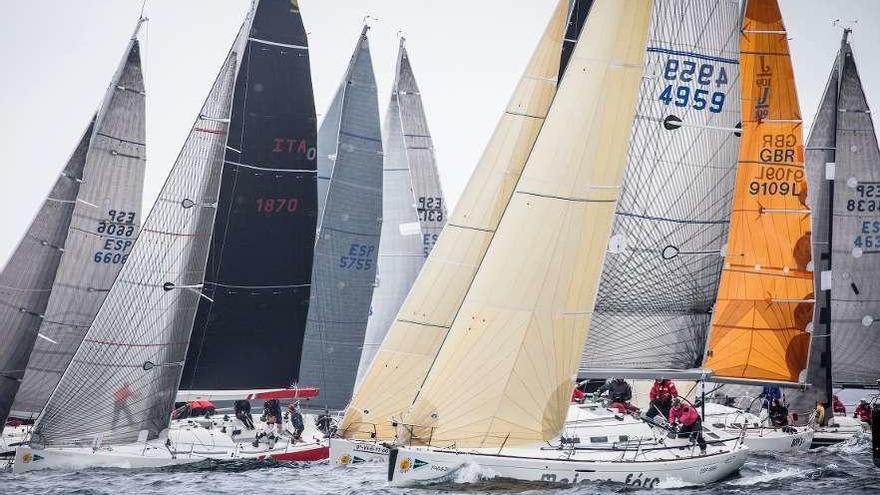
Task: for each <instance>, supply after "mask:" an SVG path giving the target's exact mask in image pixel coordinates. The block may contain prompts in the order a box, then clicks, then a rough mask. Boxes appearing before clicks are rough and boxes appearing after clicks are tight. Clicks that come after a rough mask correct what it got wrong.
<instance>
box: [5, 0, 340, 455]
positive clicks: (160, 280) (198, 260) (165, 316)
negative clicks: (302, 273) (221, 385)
mask: <svg viewBox="0 0 880 495" xmlns="http://www.w3.org/2000/svg"><path fill="white" fill-rule="evenodd" d="M297 25H299V26H300V27H301V19H300V16H299V9H298V8H297V5H296V3H295V2H289V1H286V0H262V1H259V2H255V3H254V6H253V8H252V10H251V12H250V13H249V15H248V18H247V20H246V21H245V24H244V27H243V29H242V30H241V32H240V33H239V36H238V37H237V39H236V41H235V43H234V45H233V47H232V49H231V51H230V52H229V55H228V56H227V58H226V61H225V62H224V64H223V67H222V69H221V71H220V73H219V75H218V77H217V79H216V81H215V83H214V85H213V87H212V89H211V91H210V93H209V95H208V98H207V100H206V101H205V103H204V105H203V107H202V109H201V111H200V112H199V116H198V118H197V119H196V122H195V124H194V125H193V127H192V130H191V132H190V135H189V136H188V138H187V140H186V142H185V143H184V146H183V149H182V150H181V153H180V155H179V156H178V159H177V161H176V162H175V164H174V166H173V168H172V170H171V172H170V174H169V176H168V179H167V181H166V183H165V185H164V186H163V188H162V190H161V192H160V194H159V197H158V199H157V201H156V203H155V204H154V206H153V209H152V211H151V212H150V215H149V216H148V217H147V219H146V221H145V223H144V228H143V230H142V233H141V235H140V237H139V238H138V240H137V242H136V243H135V245H134V247H133V248H132V252H131V255H130V257H129V259H128V260H127V262H126V264H125V266H124V267H123V268H122V271H121V272H120V275H119V277H118V279H117V280H116V282H115V283H114V285H113V287H112V288H111V290H110V292H109V294H108V295H107V298H106V300H105V302H104V304H103V306H102V307H101V309H100V310H99V312H98V315H97V317H96V318H95V321H94V323H93V324H92V325H91V327H90V328H89V330H88V332H87V334H86V337H85V339H84V340H83V343H82V344H81V345H80V347H79V349H78V350H77V351H76V354H75V355H74V356H73V359H72V361H71V363H70V366H69V367H68V368H67V370H66V371H65V373H64V375H63V377H62V378H61V380H60V382H59V383H58V386H57V387H56V388H55V389H54V391H53V393H52V395H51V397H50V399H49V401H48V403H47V405H46V407H45V408H44V409H43V411H42V413H41V414H40V417H39V418H38V420H37V423H36V426H35V429H34V432H33V434H32V437H31V440H30V444H29V445H28V446H21V447H18V448H17V449H16V454H15V461H14V464H13V469H14V471H16V472H22V471H28V470H34V469H44V468H53V467H54V468H82V467H89V466H116V467H156V466H164V465H173V464H181V463H192V462H198V461H201V460H204V459H206V458H222V459H229V458H242V457H245V458H247V457H253V458H261V457H274V456H276V455H288V454H290V452H297V453H299V452H302V451H309V450H317V451H320V452H323V455H324V456H326V449H327V448H326V446H322V445H320V444H319V443H320V442H314V445H313V444H312V443H310V442H306V443H305V444H303V443H295V442H293V441H291V440H288V439H286V438H282V439H280V440H279V441H278V442H276V444H275V445H265V446H264V445H258V446H257V447H252V446H251V444H250V443H247V442H241V441H238V440H236V439H234V438H232V437H233V435H232V434H231V432H226V433H224V432H221V431H218V430H209V429H205V428H202V429H193V428H190V429H187V428H177V429H172V430H171V431H169V422H170V412H171V410H172V406H173V404H174V400H175V396H176V394H177V390H178V385H179V384H180V380H181V374H182V372H183V368H184V366H185V364H187V363H188V359H187V356H188V352H187V351H188V348H189V347H191V336H192V332H193V325H194V321H195V320H196V317H197V312H198V311H199V307H200V303H201V301H203V300H206V301H209V302H211V303H214V302H217V301H218V300H219V299H220V298H221V297H226V298H231V299H233V300H234V299H235V295H236V293H237V291H236V290H235V287H234V286H233V284H228V283H227V284H223V283H222V282H223V281H222V280H221V281H218V280H216V279H209V278H206V273H207V272H209V270H208V268H207V267H206V265H207V263H208V262H209V259H210V257H209V253H210V252H211V250H212V244H211V243H212V239H213V237H214V227H215V216H216V215H217V214H218V210H224V208H226V206H228V205H229V201H228V200H229V197H228V196H225V193H224V187H223V185H224V184H225V182H224V181H223V176H224V174H233V175H237V177H238V189H237V194H238V195H239V196H241V195H244V194H257V195H259V194H269V195H270V196H259V197H257V198H255V201H254V202H253V203H251V202H247V205H246V206H247V208H245V209H244V211H243V216H244V217H245V218H250V217H252V216H255V215H256V216H261V218H257V219H254V220H253V221H252V222H251V223H250V224H249V225H248V227H250V228H266V224H271V223H272V222H273V221H288V220H289V219H290V218H291V217H294V216H297V217H302V218H304V220H302V221H303V222H305V225H306V226H308V225H309V224H308V222H309V220H308V219H309V218H311V227H310V228H308V229H306V231H311V232H313V231H314V230H313V229H314V217H313V216H311V215H307V214H305V213H303V211H300V210H299V207H300V206H302V207H303V208H304V209H305V210H306V211H308V210H311V211H314V209H316V206H317V204H316V203H317V199H316V198H317V191H316V187H315V181H314V175H315V166H314V165H315V160H314V158H315V156H314V152H313V151H312V152H309V151H308V146H307V143H306V145H305V149H304V150H303V151H302V153H299V151H300V148H299V147H298V144H297V145H296V146H294V145H293V144H290V145H289V146H287V147H286V148H285V147H281V148H280V149H281V151H279V152H277V153H276V152H275V151H274V149H275V148H276V147H277V146H273V147H270V148H268V149H267V148H266V147H265V146H260V147H259V148H258V149H257V148H254V147H253V146H251V145H252V143H250V142H249V141H248V139H258V138H260V135H258V133H250V134H248V136H247V138H245V137H243V136H242V130H243V129H244V127H245V126H246V125H247V122H246V120H247V119H243V118H241V115H242V111H243V108H244V107H246V106H247V105H250V106H247V108H248V111H247V112H246V113H247V115H248V116H254V115H256V114H257V112H261V111H271V112H274V115H276V117H277V116H278V112H279V110H278V108H277V105H276V103H277V102H276V101H273V100H268V101H266V100H265V99H261V98H260V97H259V96H260V95H258V96H255V97H253V98H250V99H249V101H248V102H247V104H246V105H243V102H244V99H245V98H244V94H241V95H239V94H238V93H239V87H240V86H244V87H245V90H246V91H248V92H256V93H266V94H270V95H271V94H272V90H273V88H272V85H273V84H275V83H272V82H271V81H274V79H263V80H262V81H261V80H259V79H260V78H261V77H265V76H266V70H267V67H266V66H265V64H267V63H268V64H269V70H271V68H272V67H275V68H277V67H276V66H273V65H272V61H273V60H275V61H277V60H278V59H279V58H280V59H282V61H281V62H279V63H281V64H284V67H285V68H286V69H288V70H294V71H295V70H300V69H301V65H300V64H299V62H300V61H301V60H302V59H301V58H300V57H298V56H297V57H292V56H291V55H292V54H297V53H300V52H302V51H303V50H304V49H305V47H304V46H302V45H300V44H295V43H292V42H284V40H282V41H279V42H268V41H266V40H265V39H263V38H260V37H258V35H271V33H272V32H274V31H277V30H282V31H284V32H292V33H293V36H296V33H297V31H296V30H295V29H291V27H296V26H297ZM273 30H274V31H273ZM300 31H301V30H300ZM303 36H304V32H303ZM293 41H296V40H293ZM256 54H259V56H256ZM282 55H286V56H283V57H281V56H282ZM306 60H307V59H306ZM261 64H264V65H261ZM244 66H246V67H248V71H249V72H248V74H249V76H250V77H248V78H246V79H247V81H245V80H244V79H245V78H238V74H239V71H240V70H242V67H244ZM261 68H262V69H261ZM278 84H280V85H281V86H282V87H286V85H285V84H284V83H278ZM252 96H253V95H252ZM295 113H296V112H295ZM272 122H273V123H274V124H276V125H278V126H281V128H279V129H266V130H268V131H273V132H274V131H278V132H283V134H282V135H284V136H289V135H290V134H292V133H293V132H295V131H297V130H298V129H300V128H303V129H304V131H303V132H306V133H308V130H309V126H308V125H307V124H308V122H306V124H302V115H301V114H300V113H297V117H296V118H295V119H293V120H292V121H291V120H290V119H286V118H284V119H282V118H275V119H272ZM301 124H302V125H301ZM311 132H312V136H314V119H312V120H311ZM270 133H271V132H270ZM272 135H276V134H272ZM231 136H237V137H239V138H240V139H238V140H236V141H234V142H230V141H229V138H230V137H231ZM307 137H308V135H307V134H306V135H304V136H303V138H304V139H305V138H307ZM288 141H292V142H295V143H299V142H300V140H299V139H294V136H290V140H286V141H284V143H286V144H289V143H288ZM269 142H271V140H269ZM304 142H305V141H304ZM262 143H265V142H262ZM230 148H232V152H233V153H235V154H237V155H240V156H239V157H238V160H235V159H234V158H232V157H230V154H229V153H230ZM285 152H287V153H288V154H291V155H297V154H301V155H302V160H299V161H297V160H295V159H293V158H291V157H288V156H283V155H285ZM300 162H302V163H300ZM295 163H299V164H300V166H296V167H291V165H292V164H295ZM261 178H262V179H263V180H262V181H261ZM266 178H268V180H266ZM259 184H267V185H268V188H269V190H268V191H267V190H264V189H261V188H260V187H258V186H259ZM246 185H249V186H250V187H245V186H246ZM297 185H299V186H300V189H285V190H283V191H280V193H282V194H284V193H287V194H293V193H296V194H298V193H302V196H301V197H299V198H295V199H297V201H285V202H284V205H280V201H279V200H278V198H279V197H282V198H286V199H289V196H278V195H277V193H279V191H275V190H274V189H273V188H274V187H284V188H292V187H294V186H297ZM224 197H225V200H224ZM237 197H238V196H237ZM267 197H269V198H272V200H273V203H272V207H271V208H270V207H269V204H268V203H267V202H268V199H267ZM257 200H262V201H263V202H262V203H260V202H259V201H257ZM224 205H226V206H224ZM239 213H242V212H239ZM249 214H251V215H249ZM240 219H241V217H236V218H235V220H236V221H239V220H240ZM294 220H295V219H294ZM311 245H312V243H311V242H307V247H308V249H307V250H306V251H307V253H308V257H307V261H310V258H311ZM288 255H289V253H288ZM306 271H307V272H308V271H309V270H306ZM211 273H213V271H211ZM284 275H285V273H280V274H279V276H284ZM208 285H211V286H212V287H211V288H213V289H214V291H213V292H210V294H211V295H213V296H216V298H212V297H211V296H209V295H207V292H208V290H207V286H208ZM296 289H297V288H296V287H283V288H278V289H277V290H276V291H275V292H274V294H275V295H277V296H279V297H281V296H283V297H289V296H291V295H292V296H297V290H296ZM255 290H258V289H255ZM218 292H220V294H218ZM227 300H228V299H227ZM267 303H268V302H267ZM276 305H277V306H285V304H280V305H278V304H276ZM288 306H289V305H288ZM226 308H227V307H226V306H224V309H226ZM294 309H295V308H294ZM266 313H267V314H273V315H274V314H275V313H273V312H270V311H267V312H266ZM303 316H304V313H303ZM200 344H201V343H200ZM198 350H199V351H206V349H203V348H199V349H198ZM207 350H210V349H207ZM202 357H203V358H204V355H203V356H202ZM202 364H205V365H206V366H208V365H210V364H211V363H210V362H208V363H202ZM286 366H288V367H289V366H292V365H286ZM196 371H198V369H196ZM189 381H190V383H200V381H199V375H197V374H193V373H191V375H190V380H189ZM233 385H234V384H233ZM312 391H313V392H314V390H312ZM287 392H288V391H287V390H286V389H283V390H282V393H287ZM295 392H296V391H295ZM247 393H250V392H247ZM242 398H246V397H242Z"/></svg>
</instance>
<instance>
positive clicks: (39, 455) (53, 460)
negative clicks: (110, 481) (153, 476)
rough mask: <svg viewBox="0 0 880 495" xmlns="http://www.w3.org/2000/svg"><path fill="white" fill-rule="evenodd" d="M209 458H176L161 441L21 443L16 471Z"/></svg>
mask: <svg viewBox="0 0 880 495" xmlns="http://www.w3.org/2000/svg"><path fill="white" fill-rule="evenodd" d="M203 460H205V458H204V457H201V456H197V455H189V456H177V457H176V458H172V457H171V454H170V453H169V452H168V451H167V450H165V448H164V446H161V443H160V444H158V445H155V444H148V445H146V446H145V445H144V444H131V445H122V446H119V447H114V448H113V450H97V451H93V450H92V449H91V448H80V447H71V448H63V449H60V448H58V449H56V448H48V449H32V448H30V447H27V446H20V447H17V448H16V449H15V460H14V461H13V463H12V472H14V473H24V472H28V471H37V470H41V469H66V470H78V469H86V468H95V467H114V468H124V469H136V468H157V467H163V466H173V465H177V464H191V463H194V462H199V461H203Z"/></svg>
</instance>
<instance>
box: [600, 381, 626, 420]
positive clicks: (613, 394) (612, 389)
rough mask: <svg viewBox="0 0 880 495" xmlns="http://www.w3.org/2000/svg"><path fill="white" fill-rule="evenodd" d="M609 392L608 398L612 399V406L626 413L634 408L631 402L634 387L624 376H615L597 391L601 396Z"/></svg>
mask: <svg viewBox="0 0 880 495" xmlns="http://www.w3.org/2000/svg"><path fill="white" fill-rule="evenodd" d="M605 392H608V399H609V400H610V401H611V407H613V408H615V409H617V410H618V411H620V412H622V413H625V412H627V411H629V410H632V409H634V408H633V406H632V405H631V404H630V403H629V401H630V400H632V388H631V387H630V386H629V383H626V380H624V379H623V378H613V379H611V381H609V382H608V383H606V384H605V385H602V386H601V387H599V389H598V390H596V393H597V394H599V395H600V396H601V395H602V394H603V393H605Z"/></svg>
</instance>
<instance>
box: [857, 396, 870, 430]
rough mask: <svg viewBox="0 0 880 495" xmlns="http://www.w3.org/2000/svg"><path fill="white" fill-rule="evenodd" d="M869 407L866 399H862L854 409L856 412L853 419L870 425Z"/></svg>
mask: <svg viewBox="0 0 880 495" xmlns="http://www.w3.org/2000/svg"><path fill="white" fill-rule="evenodd" d="M872 412H873V411H872V410H871V405H870V404H868V399H862V400H860V401H859V405H858V407H856V412H854V413H853V417H854V418H858V419H859V421H862V422H864V423H868V424H871V414H872Z"/></svg>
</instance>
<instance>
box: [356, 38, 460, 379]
mask: <svg viewBox="0 0 880 495" xmlns="http://www.w3.org/2000/svg"><path fill="white" fill-rule="evenodd" d="M383 136H384V139H385V142H384V144H383V149H384V150H385V155H384V162H383V178H382V234H381V240H380V242H379V253H378V266H377V267H376V288H375V289H374V290H373V301H372V304H371V309H370V318H369V321H368V323H367V330H366V333H365V336H364V344H363V351H362V352H361V360H360V363H359V364H358V374H357V378H358V379H357V382H360V380H361V379H362V378H363V376H364V375H365V374H366V372H367V368H369V366H370V363H372V362H373V357H374V356H375V355H376V351H377V350H378V349H379V346H380V345H381V344H382V339H384V338H385V334H386V332H387V331H388V328H389V327H390V326H391V323H392V322H393V321H394V317H395V316H397V312H398V311H399V310H400V307H401V305H402V304H403V301H404V299H405V298H406V295H407V293H408V292H409V290H410V288H411V287H412V284H413V282H414V281H415V279H416V276H418V274H419V270H420V269H421V268H422V264H423V263H424V261H425V258H426V257H428V256H429V255H430V253H431V250H432V248H433V247H434V244H436V242H437V238H438V236H439V233H440V231H441V230H442V229H443V226H444V225H445V224H446V207H445V203H444V201H443V192H442V189H441V187H440V178H439V174H438V172H437V165H436V161H435V157H434V147H433V142H432V140H431V134H430V132H429V130H428V122H427V118H426V117H425V111H424V108H423V106H422V98H421V92H420V91H419V87H418V85H417V84H416V79H415V75H414V74H413V69H412V65H411V64H410V57H409V53H408V52H407V50H406V39H405V38H403V37H401V38H400V47H399V49H398V53H397V68H396V70H395V76H394V85H393V86H392V89H391V99H390V101H389V103H388V110H387V111H386V112H385V124H384V132H383Z"/></svg>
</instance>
